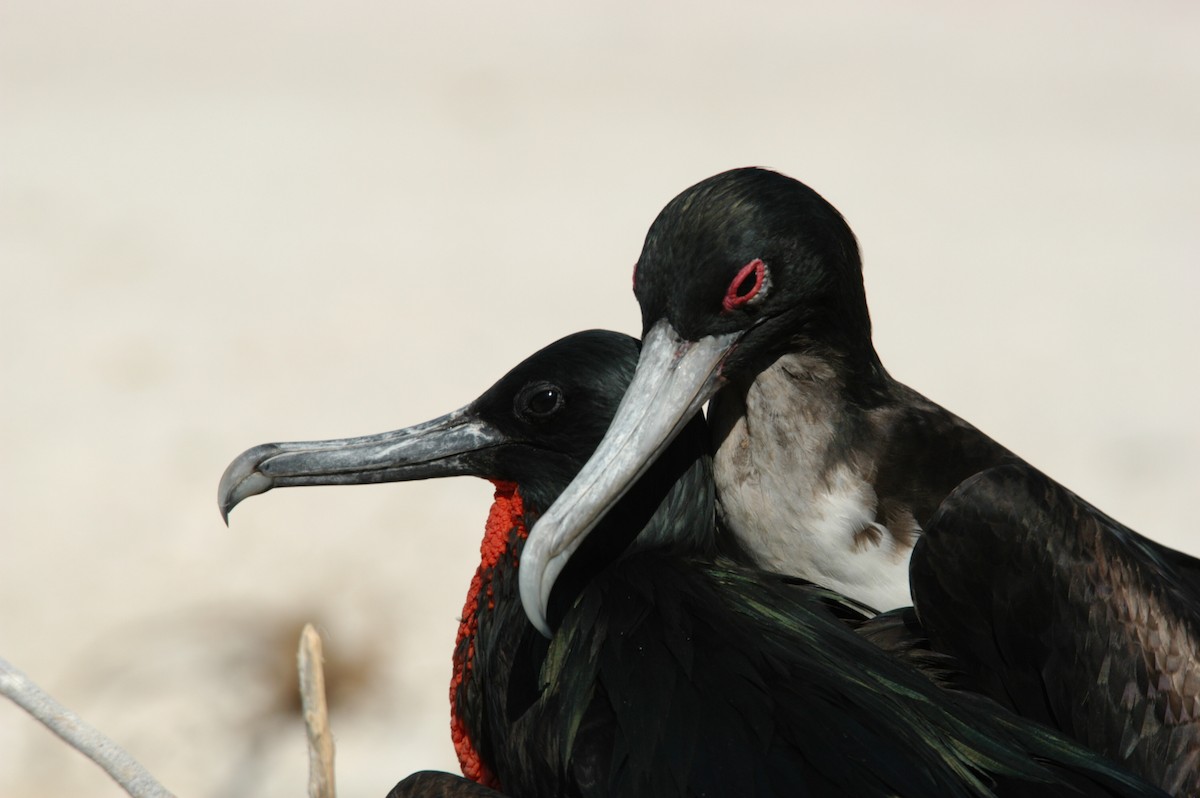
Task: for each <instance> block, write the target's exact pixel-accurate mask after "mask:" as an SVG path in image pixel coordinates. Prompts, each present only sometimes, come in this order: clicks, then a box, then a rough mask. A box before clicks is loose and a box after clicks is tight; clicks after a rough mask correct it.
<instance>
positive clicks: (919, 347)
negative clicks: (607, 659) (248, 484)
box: [0, 0, 1200, 798]
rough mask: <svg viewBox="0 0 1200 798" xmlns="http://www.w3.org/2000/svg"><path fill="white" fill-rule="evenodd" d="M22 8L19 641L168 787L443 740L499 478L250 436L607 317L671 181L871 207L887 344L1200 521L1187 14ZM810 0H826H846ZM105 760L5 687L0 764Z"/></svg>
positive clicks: (11, 172)
mask: <svg viewBox="0 0 1200 798" xmlns="http://www.w3.org/2000/svg"><path fill="white" fill-rule="evenodd" d="M733 5H734V4H729V5H728V6H722V5H717V4H711V3H710V4H684V3H675V4H657V5H650V4H640V3H633V2H606V3H588V4H580V3H577V4H570V7H568V5H567V4H551V3H540V4H539V3H531V2H517V3H505V4H489V5H486V6H485V5H484V4H472V5H471V6H467V5H464V4H458V3H442V4H434V3H421V4H416V3H384V2H375V3H371V2H351V3H341V4H332V3H329V4H314V3H283V2H262V1H259V2H232V0H225V1H221V2H204V3H201V2H180V3H160V2H151V0H116V1H115V2H108V3H104V4H99V3H94V4H89V3H70V2H53V1H52V0H51V1H47V0H6V2H4V3H3V5H2V6H0V367H2V369H3V377H2V379H0V655H3V656H5V657H7V658H9V659H11V660H12V661H13V662H14V663H16V664H17V665H18V666H19V667H21V668H23V669H24V670H25V671H26V672H28V673H29V674H31V675H32V676H34V677H35V678H36V679H38V680H39V681H41V682H42V683H43V684H44V685H45V686H46V687H47V688H49V689H50V690H52V691H53V692H54V693H56V694H57V695H58V696H59V697H60V698H61V699H63V700H64V701H65V702H67V703H68V704H70V705H71V706H73V707H74V708H75V709H76V710H78V711H79V712H81V713H82V714H84V715H85V716H86V717H87V718H88V719H89V720H91V721H92V722H93V723H95V724H96V725H98V726H99V727H101V728H103V729H105V730H106V731H108V732H109V733H110V734H112V735H113V736H115V737H116V738H118V739H119V740H120V741H122V742H123V743H124V744H126V745H127V746H128V747H130V748H131V749H132V750H133V751H134V752H135V753H136V754H137V755H138V756H139V757H140V758H141V759H142V760H143V762H144V763H145V764H146V765H147V766H148V767H149V768H150V769H151V770H152V771H153V772H155V773H156V774H157V775H158V776H159V778H161V779H162V780H163V781H164V782H165V783H166V784H167V786H169V787H171V788H172V789H174V790H175V791H176V792H177V793H178V794H179V795H180V796H221V797H222V798H237V796H250V795H253V796H256V797H262V798H268V797H270V796H296V795H301V794H303V791H304V786H303V785H304V782H305V773H306V763H305V754H304V749H303V737H302V731H301V727H300V725H299V721H298V720H297V717H296V715H295V714H294V710H293V708H292V706H291V703H290V702H291V698H290V696H291V692H290V691H291V683H290V678H291V677H290V675H289V674H290V662H291V657H292V652H293V646H294V641H295V635H296V633H297V631H298V629H299V626H300V624H301V623H302V622H303V620H305V619H313V620H316V621H318V622H320V624H321V625H322V628H323V630H324V632H325V634H326V636H327V639H326V644H327V648H328V651H329V656H330V658H331V659H332V660H333V662H334V666H335V667H338V668H340V669H341V670H340V673H341V675H340V676H338V675H337V674H336V673H335V675H334V677H333V678H335V679H337V688H338V689H337V691H336V692H335V695H334V696H333V701H334V712H335V717H334V725H335V730H336V732H337V733H338V744H339V752H338V754H339V767H340V772H339V777H340V784H341V790H342V794H343V795H346V796H356V795H383V794H384V793H385V792H386V791H387V789H388V788H389V787H390V786H391V785H392V784H393V783H394V782H395V781H396V780H397V779H399V778H400V777H401V776H404V775H406V774H407V773H409V772H410V771H412V770H415V769H419V768H423V767H441V768H453V766H454V760H453V754H452V750H451V746H450V742H449V735H448V731H447V714H448V713H447V703H446V689H447V683H448V678H449V655H450V648H451V642H452V639H453V635H454V631H455V626H456V620H455V619H456V617H457V614H458V611H459V609H460V608H461V602H462V599H463V596H464V594H465V591H466V586H467V583H468V580H469V577H470V574H471V573H472V571H473V569H474V566H475V563H476V562H477V552H478V549H477V546H478V535H479V533H480V531H481V530H482V524H483V519H484V517H485V513H486V510H487V506H488V502H489V498H490V491H489V487H488V486H487V485H486V484H484V483H482V482H476V481H472V480H467V479H461V480H447V481H441V482H433V483H417V484H407V485H397V486H386V487H371V488H353V489H350V488H344V489H322V490H305V491H279V492H275V493H271V494H269V495H268V496H265V497H260V498H256V499H254V500H252V501H249V502H247V503H246V504H245V505H243V506H241V507H239V508H238V509H237V511H236V512H235V513H234V515H233V518H232V521H233V524H232V528H231V529H228V530H227V529H226V528H225V527H224V526H222V524H221V521H220V518H219V517H218V514H217V510H216V506H215V500H214V495H215V490H216V485H217V479H218V477H219V476H220V474H221V471H222V469H223V468H224V467H225V465H226V463H227V462H228V461H229V460H230V459H231V458H232V457H233V456H234V455H236V454H238V453H239V452H240V451H242V450H243V449H245V448H247V447H249V446H250V445H253V444H256V443H260V442H264V441H270V440H294V439H300V438H315V437H322V438H323V437H332V436H342V435H351V434H359V433H366V432H376V431H381V430H385V429H391V428H395V427H398V426H404V425H408V424H411V423H415V422H417V421H421V420H424V419H426V418H429V417H432V416H434V415H438V414H440V413H442V412H445V411H448V410H450V409H452V408H455V407H458V406H460V405H462V404H464V403H466V402H467V401H468V400H470V399H471V398H473V397H474V396H475V395H476V394H477V393H478V392H480V391H481V390H482V389H483V388H485V387H486V386H487V385H489V384H491V382H492V381H493V380H494V379H495V378H497V377H498V376H499V375H500V374H502V373H503V372H504V371H506V370H507V368H508V367H509V366H510V365H512V364H514V363H515V362H516V361H517V360H518V359H520V358H522V357H524V356H525V355H526V354H528V353H530V352H532V351H533V350H534V349H536V348H538V347H539V346H541V345H543V344H545V343H547V342H549V341H550V340H553V339H555V338H557V337H559V336H561V335H564V334H567V333H569V332H572V331H574V330H577V329H582V328H586V327H610V328H614V329H618V330H624V331H626V332H631V333H636V332H637V331H638V327H639V319H638V314H637V308H636V305H635V303H634V300H633V298H632V297H631V296H630V292H629V274H630V269H631V267H632V264H633V262H634V260H635V258H636V257H637V254H638V251H639V249H640V245H641V240H642V237H643V235H644V233H645V230H646V228H647V226H648V225H649V223H650V221H651V220H652V219H653V217H654V215H655V214H656V213H657V211H658V210H659V208H661V207H662V205H663V204H664V203H665V202H666V201H667V200H668V199H670V198H671V197H672V196H673V195H674V194H675V193H677V192H678V191H680V190H682V189H683V188H684V187H686V186H688V185H690V184H691V183H693V182H695V181H697V180H699V179H701V178H703V177H706V176H708V175H709V174H712V173H715V172H717V171H720V170H723V169H726V168H729V167H733V166H739V165H745V164H761V165H767V166H772V167H775V168H778V169H780V170H783V171H785V172H787V173H789V174H791V175H793V176H796V177H799V178H801V179H803V180H805V181H806V182H809V183H810V184H811V185H813V186H814V187H816V188H817V189H818V190H819V191H821V192H822V193H823V194H825V195H826V196H827V197H828V198H829V199H830V200H831V201H833V202H834V203H835V204H836V205H837V206H838V207H839V208H840V209H841V210H842V211H843V212H844V213H845V215H846V216H847V218H848V219H849V221H850V223H851V225H852V226H853V227H854V229H855V230H856V231H857V233H858V235H859V238H860V242H861V244H862V248H863V251H864V253H865V257H866V279H867V288H868V294H869V297H870V300H871V303H872V305H871V306H872V314H873V317H874V320H875V325H876V341H877V346H878V349H879V351H880V353H881V355H882V356H883V358H884V362H885V363H886V364H887V365H888V366H889V368H890V369H891V371H892V372H893V373H894V374H895V375H896V376H898V377H899V378H900V379H902V380H904V381H906V382H908V383H909V384H911V385H913V386H915V387H916V388H918V389H919V390H921V391H923V392H924V393H926V394H927V395H929V396H930V397H932V398H934V399H935V400H937V401H940V402H942V403H943V404H945V405H947V406H949V407H951V408H952V409H954V410H956V411H957V412H959V413H960V414H961V415H963V416H965V417H967V418H968V419H970V420H972V421H973V422H975V423H976V424H978V425H979V426H981V427H982V428H983V429H985V430H987V431H989V432H990V433H992V434H993V435H994V436H995V437H997V438H998V439H999V440H1001V441H1002V442H1004V443H1005V444H1007V445H1008V446H1010V447H1012V448H1013V449H1015V450H1016V451H1017V452H1020V453H1022V454H1024V455H1025V456H1027V457H1028V458H1029V459H1030V460H1032V461H1033V462H1034V463H1036V464H1037V465H1039V466H1041V467H1042V468H1044V469H1045V470H1047V471H1049V473H1051V474H1052V475H1054V476H1056V477H1058V478H1059V479H1061V480H1062V481H1063V482H1064V483H1066V484H1067V485H1068V486H1070V487H1072V488H1074V489H1075V490H1076V491H1078V492H1080V493H1082V494H1083V495H1084V496H1085V497H1087V498H1090V499H1091V500H1093V501H1095V502H1096V503H1097V504H1099V505H1100V506H1101V507H1102V508H1104V509H1105V510H1107V511H1108V512H1110V513H1112V514H1113V515H1115V516H1116V517H1117V518H1119V519H1121V520H1123V521H1125V522H1127V523H1129V524H1131V525H1133V526H1134V527H1135V528H1138V529H1140V530H1141V531H1143V532H1145V533H1147V534H1149V535H1151V536H1152V537H1156V538H1158V539H1161V540H1165V541H1169V542H1171V543H1172V544H1173V545H1176V546H1179V547H1181V548H1184V549H1187V550H1189V551H1192V552H1200V540H1198V539H1197V537H1196V519H1195V506H1196V499H1197V488H1198V487H1200V466H1198V465H1197V463H1198V462H1200V457H1198V454H1200V420H1198V417H1200V414H1198V413H1197V408H1200V364H1198V360H1200V359H1198V358H1197V355H1196V347H1197V345H1200V323H1198V322H1197V315H1196V309H1195V308H1196V302H1197V299H1198V298H1200V276H1198V275H1200V271H1198V270H1200V257H1198V256H1200V225H1198V224H1197V221H1198V218H1200V215H1198V211H1200V156H1198V155H1197V142H1200V49H1198V48H1197V47H1196V46H1195V42H1196V34H1197V30H1200V25H1198V23H1200V6H1197V5H1196V4H1194V3H1187V2H1176V3H1171V2H1163V3H1157V4H1152V5H1144V4H1133V3H1116V2H1090V1H1089V2H1082V1H1081V2H1062V3H1042V2H1038V3H1007V4H1004V5H1003V8H1000V7H990V8H987V9H984V7H983V5H982V4H974V6H973V7H972V8H970V9H967V8H963V7H962V6H961V4H951V3H943V2H925V3H916V4H905V7H904V9H905V10H904V11H901V9H900V6H899V5H897V4H890V3H865V4H854V5H852V6H851V5H850V4H842V7H841V9H840V10H837V11H832V10H830V8H828V7H825V6H824V5H822V6H820V7H818V6H817V5H815V4H803V3H795V2H777V3H763V4H744V3H739V4H737V10H736V11H734V10H732V8H733ZM828 5H829V6H830V7H832V5H833V4H828ZM67 794H78V795H88V796H96V797H97V798H105V797H106V796H115V795H118V794H119V793H118V791H117V790H116V788H115V787H113V786H111V785H110V784H109V783H108V781H107V779H106V777H105V776H103V775H102V774H101V773H100V772H99V771H98V770H96V769H95V768H94V767H93V766H91V765H90V764H89V763H87V762H85V761H83V760H82V759H81V758H80V757H79V756H78V755H77V754H75V753H74V752H72V751H69V750H67V749H66V748H64V747H62V746H60V745H59V744H57V743H56V742H55V741H54V740H53V739H52V738H50V737H49V735H48V734H46V733H45V732H44V731H42V730H41V729H40V727H38V726H36V725H35V724H34V723H33V722H32V721H30V720H29V719H28V718H27V717H25V716H24V715H23V714H21V713H20V712H19V711H17V710H16V709H15V708H13V707H11V706H9V705H7V704H0V795H3V796H6V798H33V797H34V796H49V795H67Z"/></svg>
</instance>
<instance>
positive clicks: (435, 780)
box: [387, 770, 504, 798]
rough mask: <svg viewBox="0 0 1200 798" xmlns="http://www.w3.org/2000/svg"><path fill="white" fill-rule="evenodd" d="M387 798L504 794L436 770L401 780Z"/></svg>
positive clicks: (465, 797)
mask: <svg viewBox="0 0 1200 798" xmlns="http://www.w3.org/2000/svg"><path fill="white" fill-rule="evenodd" d="M387 798H504V793H502V792H500V791H499V790H494V789H492V788H491V787H484V786H483V785H482V784H478V783H476V782H474V781H471V780H470V779H464V778H463V777H462V776H457V775H454V774H452V773H443V772H441V771H438V770H421V771H418V772H416V773H413V774H412V775H411V776H408V777H407V778H405V779H403V780H401V781H400V782H399V783H398V784H397V785H396V786H395V787H393V788H392V789H391V791H390V792H388V794H387Z"/></svg>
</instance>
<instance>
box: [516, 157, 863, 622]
mask: <svg viewBox="0 0 1200 798" xmlns="http://www.w3.org/2000/svg"><path fill="white" fill-rule="evenodd" d="M634 293H635V294H636V296H637V299H638V302H639V304H640V305H641V308H642V336H643V340H642V353H641V358H640V360H639V362H638V366H637V371H636V373H635V375H634V378H633V382H632V383H631V384H630V387H629V390H628V392H627V394H626V397H625V399H624V401H623V402H622V404H621V407H620V408H619V410H618V412H617V416H616V418H615V419H614V420H613V423H612V426H611V427H610V429H609V432H608V434H607V435H606V436H605V439H604V442H603V443H602V444H601V446H600V448H599V449H598V450H597V451H596V454H595V455H594V456H593V457H592V459H591V460H590V462H589V463H588V465H587V466H585V467H584V469H583V471H582V472H581V473H580V474H579V477H578V478H577V479H576V480H575V481H574V482H573V483H572V485H571V486H570V487H569V488H568V489H567V490H566V491H565V492H564V493H563V495H562V497H561V498H560V500H559V501H558V502H556V504H555V505H554V506H553V507H552V508H551V509H550V510H548V511H547V513H546V514H545V516H544V517H543V518H542V519H541V520H540V521H539V522H538V524H537V526H536V527H535V529H534V530H533V531H532V532H531V535H530V539H529V542H528V544H527V545H526V547H525V549H524V553H523V555H522V557H523V560H522V569H521V585H522V601H523V603H524V605H525V610H526V613H527V614H529V616H530V619H531V620H532V621H533V622H534V625H535V626H538V628H540V629H542V630H543V631H544V632H545V631H547V627H546V624H545V619H544V617H543V616H544V607H545V604H546V601H547V599H548V597H549V594H550V591H551V589H552V588H553V585H554V580H555V578H556V575H557V574H558V572H559V570H560V569H561V567H562V566H563V564H564V563H565V562H566V560H568V559H569V558H570V556H571V553H572V552H573V551H574V550H575V548H576V546H577V545H578V543H577V541H579V540H580V539H581V536H583V535H586V534H587V531H588V530H589V529H591V528H592V527H593V526H594V525H595V524H596V523H597V522H598V521H599V520H600V518H601V517H603V515H604V513H605V512H606V511H607V508H608V507H609V506H610V505H611V504H612V503H613V502H615V501H616V500H617V499H619V498H620V497H621V495H623V493H624V491H626V490H627V489H628V488H629V486H630V485H632V484H633V483H634V482H635V481H636V480H637V479H638V478H639V476H641V474H642V473H643V472H644V470H645V468H647V467H648V465H649V464H650V463H651V462H653V461H654V458H655V457H656V456H658V454H659V453H660V452H661V451H662V450H663V448H664V447H665V446H666V445H667V444H668V443H669V442H670V441H671V440H672V438H673V437H674V436H675V435H676V434H677V433H678V431H679V430H680V429H681V428H682V425H683V424H684V423H685V422H686V421H687V419H689V418H690V417H691V416H692V415H693V414H694V413H696V412H697V411H698V410H699V409H700V408H701V407H702V406H703V405H704V403H705V402H707V401H708V400H709V399H710V398H712V396H713V395H714V394H715V393H716V392H717V391H718V390H719V389H720V388H721V387H722V386H723V385H725V384H726V383H727V382H728V381H730V380H731V379H736V378H737V377H739V376H742V377H745V376H753V375H754V374H756V373H757V372H758V371H760V370H761V369H762V368H764V367H766V366H767V365H769V364H770V363H771V362H773V361H774V360H775V359H776V358H778V357H779V356H780V355H781V354H783V353H784V352H786V351H797V350H800V351H809V352H811V353H813V354H814V355H815V356H816V357H819V358H822V359H823V360H826V361H831V362H835V363H836V364H837V367H838V369H839V370H841V371H844V372H849V373H852V374H853V375H854V376H855V379H853V380H851V379H847V380H846V382H847V384H851V385H866V386H870V385H872V384H873V380H872V379H871V378H872V377H875V376H877V375H882V373H883V372H882V367H881V366H880V365H879V359H878V357H877V356H876V354H875V350H874V348H873V346H872V344H871V323H870V317H869V315H868V313H867V303H866V295H865V293H864V291H863V283H862V266H861V260H860V258H859V253H858V245H857V243H856V241H855V238H854V234H853V232H851V230H850V227H849V226H848V225H847V224H846V222H845V220H844V219H843V218H842V216H841V214H839V213H838V211H837V209H835V208H834V207H833V206H832V205H830V204H829V203H828V202H827V201H825V200H824V199H823V198H822V197H821V196H820V195H819V194H817V193H816V192H815V191H813V190H812V189H810V188H809V187H808V186H806V185H804V184H803V183H800V182H798V181H796V180H793V179H791V178H789V177H785V176H784V175H781V174H778V173H776V172H771V171H768V170H765V169H756V168H746V169H735V170H733V171H729V172H724V173H722V174H719V175H716V176H714V177H710V178H708V179H707V180H704V181H702V182H700V183H697V184H696V185H694V186H692V187H691V188H689V189H687V190H686V191H684V192H683V193H682V194H680V195H679V196H677V197H676V198H675V199H673V200H671V202H670V203H668V204H667V206H666V207H665V208H664V209H663V211H662V212H661V213H660V214H659V216H658V218H657V219H655V221H654V223H653V224H652V225H651V226H650V230H649V232H648V233H647V235H646V242H645V245H644V246H643V248H642V254H641V256H640V258H639V259H638V263H637V266H636V269H635V272H634ZM863 376H866V377H868V378H867V379H865V380H864V379H862V377H863Z"/></svg>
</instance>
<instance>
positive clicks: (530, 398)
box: [514, 382, 563, 419]
mask: <svg viewBox="0 0 1200 798" xmlns="http://www.w3.org/2000/svg"><path fill="white" fill-rule="evenodd" d="M562 405H563V393H562V389H560V388H559V387H558V386H557V385H551V384H550V383H548V382H539V383H535V384H533V385H529V386H526V388H525V390H523V391H521V393H520V394H519V395H518V396H517V401H516V407H515V408H514V409H515V410H516V411H517V415H519V416H521V417H523V418H528V419H542V418H546V417H547V416H551V415H553V414H554V413H556V412H558V410H559V408H561V407H562Z"/></svg>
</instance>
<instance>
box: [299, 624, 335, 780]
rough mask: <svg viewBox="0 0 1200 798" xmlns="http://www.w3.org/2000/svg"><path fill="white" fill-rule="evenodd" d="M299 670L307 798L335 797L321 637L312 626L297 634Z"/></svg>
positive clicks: (305, 626)
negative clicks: (306, 745)
mask: <svg viewBox="0 0 1200 798" xmlns="http://www.w3.org/2000/svg"><path fill="white" fill-rule="evenodd" d="M296 660H297V663H298V665H299V668H300V700H301V702H302V703H303V705H304V726H305V728H306V729H307V730H308V795H309V798H336V796H337V790H336V788H335V785H334V780H333V734H332V733H331V732H330V731H329V708H328V707H327V706H326V704H325V669H324V658H323V655H322V653H321V636H320V635H319V634H317V630H316V629H314V628H313V626H312V624H311V623H309V624H305V625H304V631H303V632H301V633H300V650H299V651H298V652H297V653H296Z"/></svg>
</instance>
